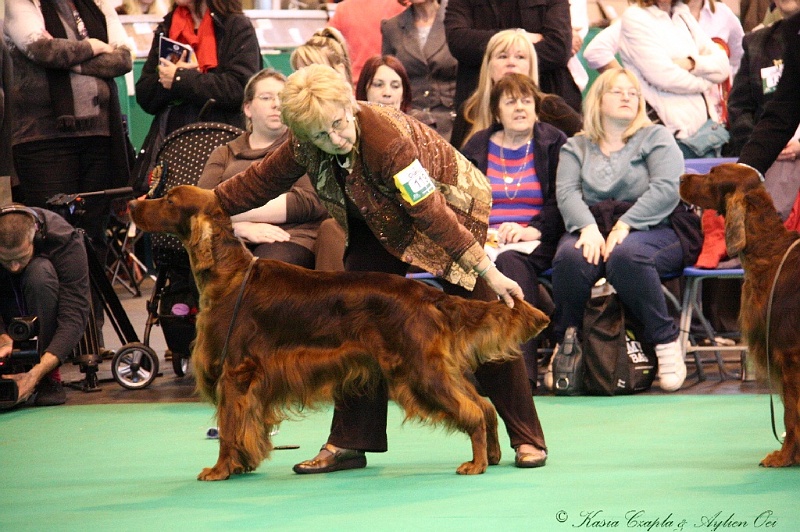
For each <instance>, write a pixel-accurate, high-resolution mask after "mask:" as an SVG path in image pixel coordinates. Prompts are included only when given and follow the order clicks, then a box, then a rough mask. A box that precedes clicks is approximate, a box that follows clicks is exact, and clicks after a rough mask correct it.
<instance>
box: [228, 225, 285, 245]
mask: <svg viewBox="0 0 800 532" xmlns="http://www.w3.org/2000/svg"><path fill="white" fill-rule="evenodd" d="M233 233H234V234H235V235H236V236H238V237H239V238H241V239H242V240H244V241H245V242H248V243H250V244H272V243H273V242H288V241H289V239H290V238H291V236H292V235H290V234H289V233H287V232H286V231H284V230H283V229H281V228H280V227H278V226H277V225H272V224H268V223H265V222H236V223H235V224H233Z"/></svg>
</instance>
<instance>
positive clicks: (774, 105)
mask: <svg viewBox="0 0 800 532" xmlns="http://www.w3.org/2000/svg"><path fill="white" fill-rule="evenodd" d="M782 26H783V27H782V31H783V42H784V46H785V52H784V54H783V74H782V75H781V79H780V81H779V82H778V85H777V87H776V88H775V92H774V94H773V95H772V99H770V101H769V102H768V103H767V104H766V105H765V106H764V113H763V114H762V115H761V118H760V119H759V121H758V123H756V126H755V128H753V132H752V134H751V135H750V140H748V142H747V144H745V145H744V147H743V148H742V151H741V152H740V154H739V162H740V163H742V164H746V165H748V166H751V167H753V168H755V169H756V170H758V171H759V172H761V174H762V175H764V174H765V173H766V172H767V170H768V169H769V167H770V166H772V163H773V162H775V160H776V159H777V158H778V155H780V153H781V152H782V151H783V150H784V149H785V148H786V144H787V143H788V142H789V140H790V139H791V138H792V136H793V135H794V133H795V131H797V126H798V125H799V124H800V97H798V94H800V13H798V14H795V15H794V16H792V17H791V18H789V19H787V20H785V21H784V22H783V24H782Z"/></svg>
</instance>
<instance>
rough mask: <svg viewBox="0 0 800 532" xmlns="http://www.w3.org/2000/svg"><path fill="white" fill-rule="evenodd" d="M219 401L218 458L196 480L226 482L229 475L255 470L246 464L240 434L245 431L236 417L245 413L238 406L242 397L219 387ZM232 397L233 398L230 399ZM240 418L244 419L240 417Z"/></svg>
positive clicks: (225, 387) (230, 390)
mask: <svg viewBox="0 0 800 532" xmlns="http://www.w3.org/2000/svg"><path fill="white" fill-rule="evenodd" d="M220 389H221V390H224V391H223V392H221V393H220V394H219V395H220V401H219V404H218V405H217V422H218V424H219V458H218V459H217V463H216V464H215V465H214V467H207V468H205V469H203V471H201V472H200V474H199V475H198V476H197V480H226V479H227V478H229V477H230V476H231V475H239V474H242V473H247V472H249V471H252V470H253V469H254V468H255V465H257V464H255V465H251V464H249V463H248V460H247V458H246V453H245V452H244V448H243V445H242V442H241V441H239V440H240V436H239V435H240V434H241V433H242V431H244V430H245V428H244V427H243V423H244V422H245V420H244V419H240V418H239V417H237V412H245V411H244V410H243V409H242V408H241V406H242V405H240V404H237V403H238V402H240V401H241V400H242V399H243V397H240V394H238V393H236V392H234V390H235V387H234V386H226V385H225V384H224V383H223V385H222V386H221V387H220ZM231 395H234V397H231ZM242 417H246V415H245V416H242Z"/></svg>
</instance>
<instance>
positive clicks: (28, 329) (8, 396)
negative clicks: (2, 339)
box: [0, 316, 41, 408]
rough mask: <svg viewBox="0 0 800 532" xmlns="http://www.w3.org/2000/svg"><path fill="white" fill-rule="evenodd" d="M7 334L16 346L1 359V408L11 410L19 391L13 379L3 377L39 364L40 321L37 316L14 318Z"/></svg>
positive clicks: (7, 328) (7, 329)
mask: <svg viewBox="0 0 800 532" xmlns="http://www.w3.org/2000/svg"><path fill="white" fill-rule="evenodd" d="M6 334H8V335H9V336H10V337H11V340H12V341H13V342H14V345H13V347H12V350H11V354H10V355H9V356H7V357H5V358H0V408H10V407H12V406H14V405H15V404H17V400H18V399H19V389H18V388H17V383H16V382H15V381H14V380H12V379H5V378H3V377H2V376H3V375H8V374H11V373H21V372H24V371H28V370H29V369H30V368H32V367H33V366H34V365H36V364H37V363H38V362H39V359H40V357H41V354H40V353H39V340H38V336H39V320H38V318H37V317H36V316H22V317H18V318H12V319H11V321H10V323H9V324H8V327H6Z"/></svg>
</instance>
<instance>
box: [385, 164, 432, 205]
mask: <svg viewBox="0 0 800 532" xmlns="http://www.w3.org/2000/svg"><path fill="white" fill-rule="evenodd" d="M394 184H395V186H396V187H397V190H399V191H400V194H401V195H402V196H403V199H404V200H406V201H407V202H409V203H410V204H411V205H416V204H417V203H419V202H420V201H422V200H424V199H425V198H427V197H428V196H430V195H431V194H433V193H434V192H435V191H436V184H435V183H434V182H433V179H431V176H430V174H428V171H427V170H425V168H423V167H422V164H420V162H419V160H418V159H414V162H413V163H411V164H409V165H408V166H406V167H405V168H403V169H402V170H400V171H399V172H397V173H396V174H395V176H394Z"/></svg>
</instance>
